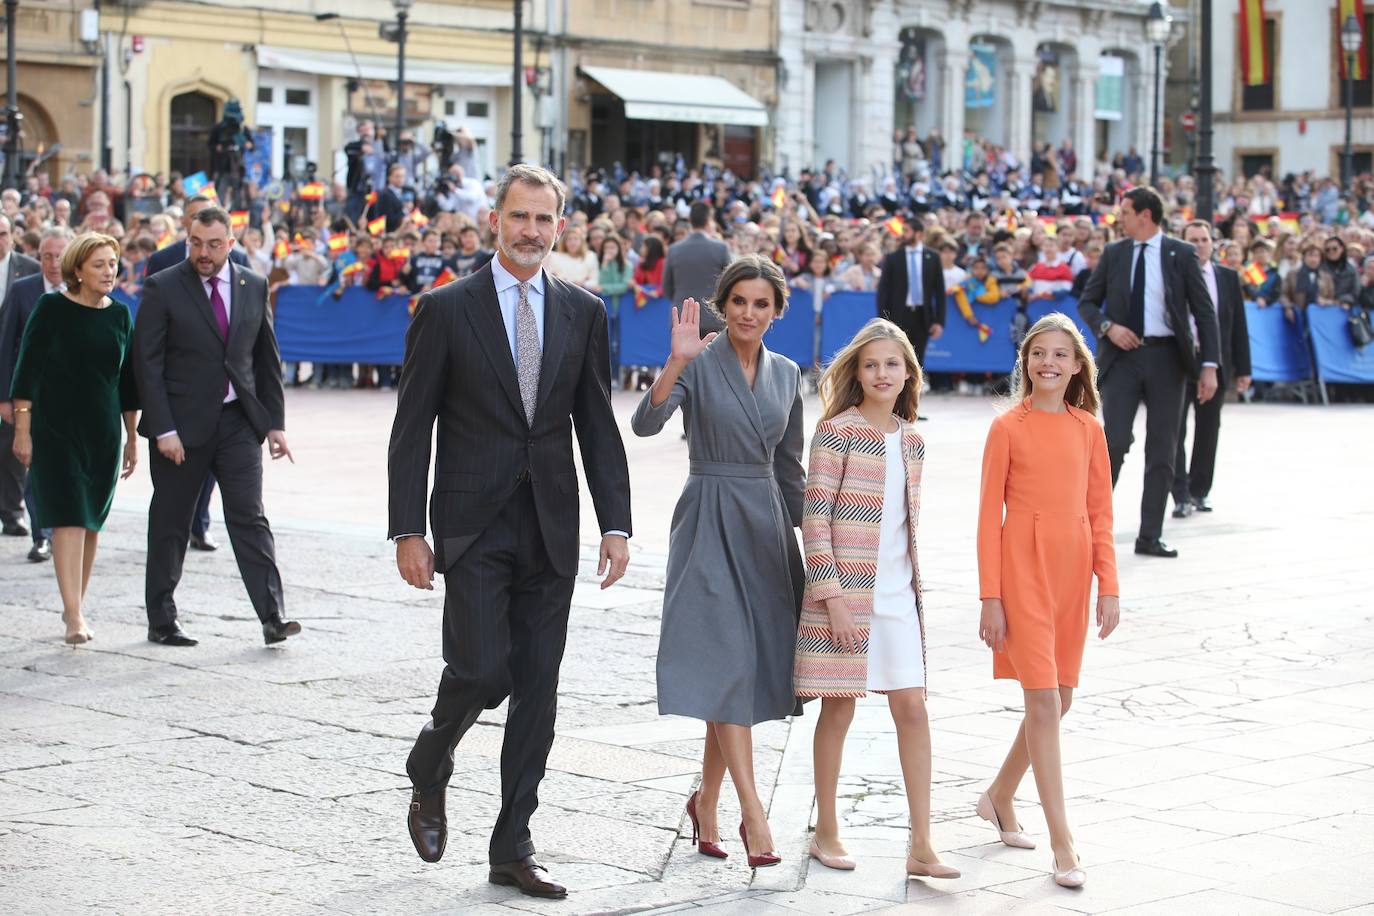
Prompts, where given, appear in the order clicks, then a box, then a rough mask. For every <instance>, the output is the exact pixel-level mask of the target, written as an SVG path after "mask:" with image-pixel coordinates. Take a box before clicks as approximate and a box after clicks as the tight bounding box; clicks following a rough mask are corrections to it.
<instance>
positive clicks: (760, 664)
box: [632, 255, 805, 866]
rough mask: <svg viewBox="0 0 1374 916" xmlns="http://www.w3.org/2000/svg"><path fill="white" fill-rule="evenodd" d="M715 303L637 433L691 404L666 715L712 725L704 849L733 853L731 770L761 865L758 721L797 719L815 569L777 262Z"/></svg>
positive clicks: (679, 335) (674, 553)
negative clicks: (726, 844) (770, 339)
mask: <svg viewBox="0 0 1374 916" xmlns="http://www.w3.org/2000/svg"><path fill="white" fill-rule="evenodd" d="M711 305H712V308H713V310H715V311H716V313H717V314H718V315H719V316H720V317H721V318H722V319H723V320H724V321H725V332H724V333H721V334H708V335H706V336H705V337H704V338H703V337H701V334H700V326H701V325H700V315H701V306H700V305H699V304H698V303H697V302H696V300H695V299H688V300H686V301H685V302H684V303H683V305H682V314H681V315H680V316H679V315H678V313H677V310H676V309H674V310H673V329H672V355H671V356H670V357H669V359H668V364H667V366H665V367H664V369H663V371H662V372H661V373H659V376H658V379H657V380H656V381H655V382H654V385H653V387H652V388H651V389H649V391H648V392H647V393H646V394H645V396H644V400H643V401H641V402H640V405H639V409H638V410H637V411H636V412H635V416H634V420H633V421H632V426H633V428H634V431H635V433H636V434H637V435H640V436H652V435H654V434H656V433H657V432H658V431H659V430H661V429H662V428H663V425H664V424H665V423H666V422H667V420H668V418H669V417H670V416H671V415H672V413H673V411H674V410H676V409H677V408H678V407H681V408H682V410H683V414H684V416H685V418H686V425H687V437H688V448H687V452H688V457H689V458H690V460H691V476H689V477H688V479H687V485H686V486H685V487H684V488H683V491H682V497H681V498H680V499H679V500H678V504H677V509H676V510H675V511H674V513H673V526H672V531H671V534H670V538H669V546H668V575H667V585H666V588H665V591H664V597H663V625H662V632H661V635H660V637H659V645H658V710H659V712H660V713H661V714H663V715H680V716H691V717H693V718H697V719H704V720H705V721H706V750H705V754H704V757H703V760H702V779H701V788H700V789H699V790H698V791H697V792H694V793H693V794H692V797H691V798H690V799H688V801H687V812H688V814H689V815H690V816H691V818H692V825H693V833H694V837H693V839H697V836H699V837H700V840H699V843H698V850H699V851H700V852H701V853H703V854H705V855H709V856H714V857H716V858H724V857H725V852H724V851H723V850H722V849H721V848H720V846H719V845H718V844H719V841H720V837H719V831H718V829H717V824H716V803H717V801H718V800H719V797H720V788H721V782H722V779H723V778H724V776H725V770H726V769H727V768H728V769H729V771H730V776H731V781H732V782H733V783H734V784H735V789H736V791H737V792H738V794H739V801H740V808H741V811H742V812H743V814H744V822H743V823H742V824H741V825H740V834H741V837H742V838H744V840H745V846H746V852H747V853H748V857H749V864H750V865H751V866H758V865H773V864H776V863H777V862H778V861H779V858H778V857H777V856H776V855H774V854H773V853H772V852H771V851H772V850H773V848H774V847H773V839H772V835H771V833H770V832H769V829H768V820H767V814H766V812H765V811H764V807H763V804H762V802H761V801H760V800H759V796H758V792H757V790H756V789H755V787H754V769H753V739H752V733H751V731H750V728H751V727H752V726H753V725H754V724H755V723H758V722H765V721H768V720H770V719H781V718H784V717H785V716H788V715H790V714H791V713H792V711H793V709H794V706H795V698H794V696H793V693H792V657H793V648H794V642H795V638H796V620H797V612H798V609H799V607H800V604H799V602H800V596H801V593H802V589H803V587H804V584H805V582H804V580H805V575H804V572H803V568H802V563H801V553H800V551H799V550H798V547H797V539H796V535H795V534H794V533H793V531H792V529H793V528H795V527H797V526H799V525H800V524H801V516H802V493H803V490H804V489H805V472H804V471H803V469H802V460H801V458H802V437H803V431H802V399H801V370H800V369H799V368H798V367H797V364H796V363H794V362H792V361H791V360H790V359H787V358H786V357H784V356H779V355H778V354H776V353H770V352H769V351H768V348H767V347H765V346H764V345H763V338H764V334H765V333H766V332H767V331H768V328H769V326H770V325H771V324H772V322H773V321H774V320H775V319H776V318H778V317H780V316H781V315H782V313H783V312H784V310H785V309H786V308H787V283H786V281H785V280H784V279H783V276H782V272H781V271H780V270H778V268H777V265H775V264H773V262H772V261H768V260H766V259H764V258H761V257H758V256H757V255H751V256H748V257H745V258H741V259H740V260H738V261H735V262H734V263H733V264H731V265H730V266H729V267H727V268H726V269H725V270H724V271H723V272H722V273H721V276H720V279H719V280H718V281H717V284H716V295H715V298H714V301H713V302H712V304H711Z"/></svg>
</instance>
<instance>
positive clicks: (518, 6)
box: [510, 0, 525, 165]
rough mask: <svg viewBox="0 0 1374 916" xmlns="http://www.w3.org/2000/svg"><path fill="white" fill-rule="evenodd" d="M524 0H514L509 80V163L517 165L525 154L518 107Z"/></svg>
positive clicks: (521, 87) (522, 75)
mask: <svg viewBox="0 0 1374 916" xmlns="http://www.w3.org/2000/svg"><path fill="white" fill-rule="evenodd" d="M524 7H525V0H515V53H514V63H513V72H512V73H511V81H510V100H511V106H510V112H511V118H510V164H511V165H519V164H520V163H521V162H523V161H524V159H525V154H524V152H523V151H522V150H521V148H520V145H521V131H520V127H521V124H520V122H521V120H522V119H523V118H524V114H523V113H522V111H521V108H520V102H521V101H522V99H523V93H524V91H525V62H524V60H523V59H522V54H523V52H524V49H525V25H524V20H523V18H522V17H523V15H524V12H525V9H524Z"/></svg>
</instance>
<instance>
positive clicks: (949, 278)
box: [938, 237, 968, 295]
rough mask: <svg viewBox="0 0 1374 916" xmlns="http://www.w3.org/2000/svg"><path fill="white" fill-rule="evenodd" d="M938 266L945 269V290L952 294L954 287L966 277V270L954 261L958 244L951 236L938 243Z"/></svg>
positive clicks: (957, 253) (957, 252) (956, 256)
mask: <svg viewBox="0 0 1374 916" xmlns="http://www.w3.org/2000/svg"><path fill="white" fill-rule="evenodd" d="M938 248H939V252H940V266H941V267H942V268H944V271H945V292H946V293H948V294H950V295H953V293H954V289H955V287H957V286H958V285H959V284H961V283H963V282H964V281H965V280H967V279H968V271H966V270H964V269H963V268H962V267H960V266H959V265H958V264H956V263H954V262H955V259H957V258H958V257H959V244H958V243H957V242H955V241H954V240H953V239H951V238H948V237H946V238H944V239H943V240H941V242H940V243H939V246H938Z"/></svg>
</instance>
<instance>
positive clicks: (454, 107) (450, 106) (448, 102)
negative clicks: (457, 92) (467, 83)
mask: <svg viewBox="0 0 1374 916" xmlns="http://www.w3.org/2000/svg"><path fill="white" fill-rule="evenodd" d="M457 112H458V103H457V102H455V101H453V99H445V100H444V115H445V116H446V117H450V118H451V117H453V116H454V115H455V114H456V113H457Z"/></svg>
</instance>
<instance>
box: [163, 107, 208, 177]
mask: <svg viewBox="0 0 1374 916" xmlns="http://www.w3.org/2000/svg"><path fill="white" fill-rule="evenodd" d="M214 125H215V100H214V99H213V98H211V97H210V96H208V95H206V94H205V93H203V92H183V93H182V94H181V95H178V96H173V97H172V119H171V128H172V143H171V148H172V156H171V162H170V163H169V166H170V168H171V170H172V171H174V172H180V173H181V174H183V175H190V174H193V173H195V172H201V171H205V170H206V169H208V168H210V128H212V127H214Z"/></svg>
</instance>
